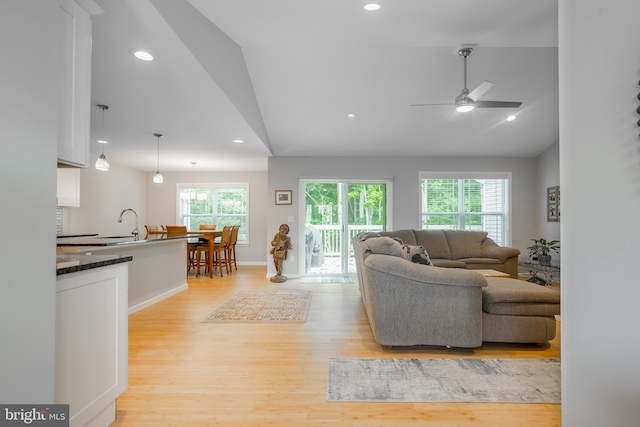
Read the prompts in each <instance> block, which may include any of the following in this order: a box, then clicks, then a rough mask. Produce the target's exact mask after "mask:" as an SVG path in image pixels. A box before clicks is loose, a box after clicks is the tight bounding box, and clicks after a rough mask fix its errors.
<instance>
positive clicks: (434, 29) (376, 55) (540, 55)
mask: <svg viewBox="0 0 640 427" xmlns="http://www.w3.org/2000/svg"><path fill="white" fill-rule="evenodd" d="M95 1H96V2H97V3H98V4H99V5H100V7H102V9H104V11H105V13H104V14H102V15H97V16H94V18H93V71H92V100H91V101H92V105H93V107H92V108H93V109H92V143H91V148H92V153H93V154H92V155H93V158H94V159H95V157H96V156H97V155H98V154H99V152H100V151H99V150H100V149H101V146H98V144H97V143H95V139H96V138H97V137H99V136H100V135H101V134H103V133H104V134H105V136H106V138H107V139H108V140H109V144H108V145H107V146H106V148H105V154H106V156H107V158H108V159H109V160H110V161H111V162H113V163H117V164H121V165H125V166H129V167H132V168H136V169H140V170H144V171H155V169H156V162H157V157H156V155H157V153H156V149H157V139H156V138H155V137H154V136H153V133H156V132H158V133H162V134H164V135H165V136H164V137H163V138H162V139H161V141H160V170H161V171H190V170H191V168H192V165H191V163H190V162H192V161H196V162H198V163H197V166H196V168H197V170H198V171H205V170H266V169H267V157H268V156H271V155H274V156H319V155H328V156H499V157H512V156H516V157H530V156H537V155H539V154H540V153H541V152H542V151H544V150H545V149H546V148H548V147H549V146H550V145H552V144H553V143H555V142H557V140H558V78H557V75H558V61H557V53H558V50H557V39H558V34H557V0H536V1H531V0H483V1H478V0H449V1H444V0H383V1H382V2H381V3H382V6H383V7H382V8H381V9H380V10H379V11H376V12H367V11H365V10H363V9H362V6H363V5H364V4H365V2H364V1H360V0H322V1H308V0H269V1H265V0H188V1H187V0H117V1H113V0H111V1H109V0H95ZM200 14H202V15H204V17H203V16H200ZM164 17H166V19H165V18H164ZM205 17H206V18H207V19H205ZM219 30H221V31H222V32H223V33H224V34H223V33H220V31H219ZM225 34H226V36H225ZM227 36H228V38H227ZM462 44H477V45H478V48H477V49H476V51H475V52H474V54H473V55H472V56H471V57H470V58H469V60H468V76H467V79H468V82H467V83H468V84H467V86H468V87H469V89H473V88H474V87H475V86H477V85H478V84H480V83H481V82H482V81H483V80H490V81H492V82H494V83H495V85H494V86H493V88H492V89H491V90H490V91H489V92H487V93H486V94H485V95H484V96H483V97H482V99H483V100H499V101H522V103H523V104H522V106H521V107H520V108H519V109H476V110H475V111H472V112H470V113H466V114H463V113H456V112H455V109H454V107H453V106H452V105H445V106H430V107H410V104H421V103H453V100H454V99H455V97H456V96H457V95H458V94H459V93H460V91H461V90H462V88H463V62H462V59H461V58H460V57H459V56H458V54H457V50H458V49H459V47H460V45H462ZM140 47H144V48H147V49H149V50H150V51H151V52H153V53H154V54H155V55H156V56H157V60H156V61H153V62H150V63H145V62H141V61H139V60H137V59H135V58H134V57H133V56H132V55H130V53H129V52H130V50H131V49H133V48H140ZM234 49H235V50H234ZM234 52H235V54H236V55H235V56H234ZM245 63H246V68H244V67H245ZM95 104H107V105H109V107H110V109H109V110H108V111H107V112H106V113H105V126H104V131H103V128H102V113H101V111H100V110H99V109H98V108H97V107H95ZM350 112H353V113H356V114H357V118H356V119H354V120H350V119H348V118H347V114H348V113H350ZM514 113H515V114H516V115H517V117H518V118H517V120H515V121H513V122H506V121H505V119H506V117H507V116H508V115H509V114H514ZM236 138H240V139H243V140H244V141H245V143H244V144H234V143H233V142H232V140H233V139H236Z"/></svg>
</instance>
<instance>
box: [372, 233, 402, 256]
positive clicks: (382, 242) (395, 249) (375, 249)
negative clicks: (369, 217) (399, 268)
mask: <svg viewBox="0 0 640 427" xmlns="http://www.w3.org/2000/svg"><path fill="white" fill-rule="evenodd" d="M367 246H368V251H369V252H371V253H372V254H382V255H391V256H397V257H400V258H404V257H405V256H404V252H403V250H402V240H400V239H398V238H393V239H392V238H391V237H387V236H380V237H370V238H368V239H367Z"/></svg>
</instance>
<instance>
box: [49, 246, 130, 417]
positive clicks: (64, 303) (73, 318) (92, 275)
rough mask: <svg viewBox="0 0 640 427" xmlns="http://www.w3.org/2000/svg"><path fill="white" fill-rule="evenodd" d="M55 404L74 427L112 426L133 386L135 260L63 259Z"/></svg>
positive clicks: (58, 281) (58, 286) (107, 257)
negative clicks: (131, 285)
mask: <svg viewBox="0 0 640 427" xmlns="http://www.w3.org/2000/svg"><path fill="white" fill-rule="evenodd" d="M56 261H57V264H58V266H59V267H60V268H57V269H56V273H57V275H56V329H55V330H56V333H55V342H56V345H55V349H56V350H55V351H56V357H55V393H54V403H59V404H68V405H69V424H68V425H70V426H71V427H74V426H87V425H96V426H99V425H103V426H106V425H109V424H110V423H111V422H113V420H115V417H116V399H117V397H118V396H120V395H121V394H122V393H123V392H124V391H125V390H126V389H127V386H128V345H129V343H128V337H129V335H128V301H127V290H128V278H129V272H128V266H129V263H130V262H131V261H132V257H131V256H117V255H78V254H76V255H74V256H73V258H71V257H68V256H62V257H58V259H57V260H56Z"/></svg>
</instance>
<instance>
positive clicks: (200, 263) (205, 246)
mask: <svg viewBox="0 0 640 427" xmlns="http://www.w3.org/2000/svg"><path fill="white" fill-rule="evenodd" d="M199 229H200V230H215V229H216V225H215V224H200V227H199ZM196 245H197V246H196V253H195V258H194V266H195V268H196V277H198V276H200V267H204V268H205V269H204V272H205V273H207V272H208V270H209V256H210V254H209V239H206V238H204V237H200V239H198V243H196ZM203 254H204V259H203V258H202V255H203Z"/></svg>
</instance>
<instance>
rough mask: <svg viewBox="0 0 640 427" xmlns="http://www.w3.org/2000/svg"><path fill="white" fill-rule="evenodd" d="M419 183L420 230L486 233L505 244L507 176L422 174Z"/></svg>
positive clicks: (506, 242)
mask: <svg viewBox="0 0 640 427" xmlns="http://www.w3.org/2000/svg"><path fill="white" fill-rule="evenodd" d="M500 175H502V176H500ZM420 183H421V204H420V206H421V218H422V229H423V230H427V229H441V230H442V229H444V230H476V231H486V232H487V233H489V237H490V238H491V239H493V240H494V241H495V242H496V243H497V244H499V245H507V244H508V242H509V236H508V234H507V233H508V224H509V221H508V183H509V178H508V176H504V174H495V175H492V174H486V173H483V174H476V175H468V174H462V173H461V174H457V175H455V174H454V175H450V174H447V175H444V176H443V175H442V174H439V175H437V174H434V175H430V174H428V173H421V174H420Z"/></svg>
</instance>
